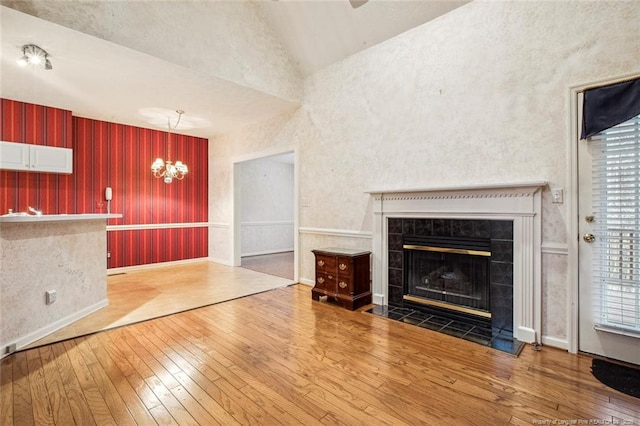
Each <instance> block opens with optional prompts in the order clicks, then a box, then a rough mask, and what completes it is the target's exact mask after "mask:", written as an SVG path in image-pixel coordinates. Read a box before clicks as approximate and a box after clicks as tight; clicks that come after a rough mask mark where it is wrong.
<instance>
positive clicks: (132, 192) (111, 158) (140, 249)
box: [0, 99, 208, 268]
mask: <svg viewBox="0 0 640 426" xmlns="http://www.w3.org/2000/svg"><path fill="white" fill-rule="evenodd" d="M1 108H2V109H1V110H0V113H1V115H2V122H1V126H0V139H1V140H4V141H10V142H26V143H39V144H43V145H51V146H64V147H67V148H73V174H72V175H53V174H45V173H31V172H12V171H0V212H6V211H7V209H8V208H13V209H14V211H26V209H27V205H31V206H34V207H38V208H42V209H43V211H44V212H45V214H54V213H106V211H107V206H106V201H105V200H104V189H105V188H106V187H107V186H110V187H111V188H112V189H113V200H112V201H111V212H113V213H122V214H123V217H122V219H112V220H109V225H147V224H170V223H189V222H207V219H208V217H207V216H208V215H207V210H208V207H207V192H208V154H207V140H206V139H203V138H197V137H192V136H185V135H178V134H174V133H172V134H168V133H167V132H163V131H159V130H150V129H143V128H139V127H133V126H127V125H123V124H116V123H108V122H104V121H98V120H92V119H87V118H80V117H72V115H71V112H70V111H64V110H60V109H56V108H51V107H43V106H36V105H30V104H25V103H21V102H16V101H10V100H5V99H3V100H2V104H1ZM169 138H170V141H169ZM169 143H170V144H171V153H172V159H173V160H174V161H175V160H181V161H183V162H184V163H185V164H187V165H188V167H189V174H188V175H187V177H186V178H185V179H184V180H182V181H174V182H173V183H171V184H169V185H167V184H165V183H164V182H163V181H162V179H156V178H154V177H153V176H152V174H151V163H152V162H153V160H154V159H155V158H156V157H163V158H165V159H166V154H167V149H168V148H169V146H168V144H169ZM207 239H208V232H207V228H206V227H185V228H170V229H142V230H113V231H109V232H108V233H107V250H108V251H109V252H110V253H111V258H110V259H108V266H109V267H110V268H114V267H122V266H133V265H142V264H149V263H157V262H166V261H173V260H183V259H192V258H199V257H206V256H207V253H208V249H207V246H208V241H207Z"/></svg>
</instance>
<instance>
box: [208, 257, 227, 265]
mask: <svg viewBox="0 0 640 426" xmlns="http://www.w3.org/2000/svg"><path fill="white" fill-rule="evenodd" d="M207 260H208V261H209V262H214V263H219V264H221V265H225V266H233V263H232V262H231V261H230V260H225V259H219V258H217V257H211V256H210V257H208V258H207Z"/></svg>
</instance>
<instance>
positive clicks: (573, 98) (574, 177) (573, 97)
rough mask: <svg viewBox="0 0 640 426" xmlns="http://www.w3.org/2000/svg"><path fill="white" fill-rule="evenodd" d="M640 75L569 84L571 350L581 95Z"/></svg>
mask: <svg viewBox="0 0 640 426" xmlns="http://www.w3.org/2000/svg"><path fill="white" fill-rule="evenodd" d="M634 78H640V73H638V72H635V73H631V74H627V75H623V76H618V77H615V78H610V79H606V80H598V81H593V82H590V83H586V84H579V85H576V86H572V87H570V88H569V95H568V96H569V119H568V126H569V129H568V130H569V131H568V135H569V137H568V146H567V155H568V157H569V165H568V166H569V167H567V170H568V174H569V176H567V182H568V191H567V192H568V193H569V194H570V197H569V204H568V205H567V231H568V233H567V239H568V241H567V246H568V260H567V272H568V277H567V278H568V280H567V281H568V284H569V285H568V287H567V344H568V347H567V349H568V351H569V352H570V353H577V352H578V350H579V346H578V345H579V337H580V336H579V332H578V328H579V321H580V317H579V315H580V313H579V305H578V302H579V290H580V287H579V282H578V281H579V276H580V275H579V266H580V265H579V262H580V258H579V256H578V245H579V239H580V233H579V225H580V218H579V217H578V214H579V213H580V211H579V209H578V144H579V143H580V134H579V133H578V123H579V120H578V113H579V112H580V111H581V105H579V95H580V94H581V93H582V92H584V91H585V90H588V89H593V88H596V87H600V86H608V85H610V84H616V83H620V82H623V81H626V80H631V79H634Z"/></svg>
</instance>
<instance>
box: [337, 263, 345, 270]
mask: <svg viewBox="0 0 640 426" xmlns="http://www.w3.org/2000/svg"><path fill="white" fill-rule="evenodd" d="M338 268H340V270H341V271H344V270H345V269H347V265H345V264H344V263H341V264H340V265H338Z"/></svg>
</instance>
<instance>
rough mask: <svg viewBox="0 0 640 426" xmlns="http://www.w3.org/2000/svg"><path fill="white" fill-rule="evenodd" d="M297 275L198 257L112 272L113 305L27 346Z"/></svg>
mask: <svg viewBox="0 0 640 426" xmlns="http://www.w3.org/2000/svg"><path fill="white" fill-rule="evenodd" d="M292 283H293V280H292V279H284V278H281V277H277V276H272V275H266V274H263V273H258V272H255V271H251V270H248V269H244V268H233V267H230V266H225V265H222V264H220V263H215V262H208V261H199V262H189V263H184V264H180V265H168V266H162V265H159V266H155V267H153V268H146V269H139V270H134V271H129V272H127V273H125V274H118V275H111V276H109V277H107V298H108V299H109V306H107V307H104V308H102V309H100V310H98V311H96V312H94V313H92V314H90V315H87V316H86V317H84V318H82V319H80V320H78V321H76V322H74V323H72V324H70V325H68V326H66V327H64V328H62V329H60V330H58V331H56V332H54V333H52V334H50V335H48V336H46V337H44V338H42V339H40V340H37V341H36V342H33V343H32V344H30V345H29V346H28V348H33V347H36V346H41V345H44V344H49V343H53V342H59V341H62V340H66V339H70V338H73V337H78V336H83V335H85V334H89V333H94V332H96V331H98V330H107V329H109V328H114V327H119V326H122V325H126V324H132V323H135V322H138V321H145V320H148V319H151V318H157V317H160V316H163V315H169V314H173V313H176V312H181V311H185V310H187V309H193V308H198V307H201V306H205V305H210V304H213V303H220V302H224V301H226V300H231V299H235V298H237V297H243V296H247V295H250V294H254V293H259V292H261V291H267V290H272V289H274V288H278V287H284V286H287V285H289V284H292Z"/></svg>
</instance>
